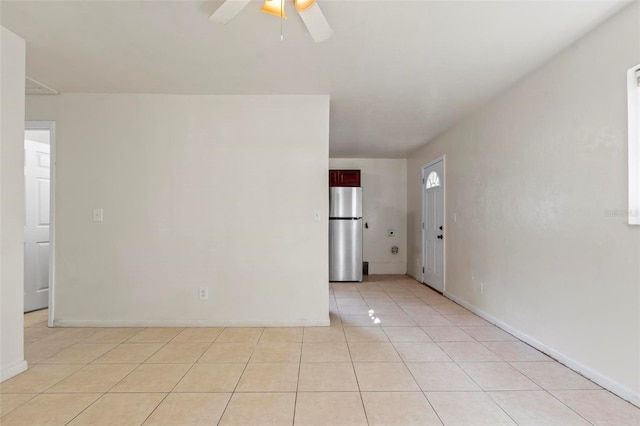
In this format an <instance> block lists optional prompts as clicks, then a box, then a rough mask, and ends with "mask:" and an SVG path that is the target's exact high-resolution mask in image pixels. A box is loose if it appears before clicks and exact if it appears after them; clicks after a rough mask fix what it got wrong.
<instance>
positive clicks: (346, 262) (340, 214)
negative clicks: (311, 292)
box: [329, 187, 362, 282]
mask: <svg viewBox="0 0 640 426" xmlns="http://www.w3.org/2000/svg"><path fill="white" fill-rule="evenodd" d="M329 281H358V282H360V281H362V188H350V187H331V188H329Z"/></svg>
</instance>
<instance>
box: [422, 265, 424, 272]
mask: <svg viewBox="0 0 640 426" xmlns="http://www.w3.org/2000/svg"><path fill="white" fill-rule="evenodd" d="M422 273H423V274H424V266H423V267H422Z"/></svg>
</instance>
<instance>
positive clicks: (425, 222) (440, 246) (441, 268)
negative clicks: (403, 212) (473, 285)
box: [421, 156, 446, 293]
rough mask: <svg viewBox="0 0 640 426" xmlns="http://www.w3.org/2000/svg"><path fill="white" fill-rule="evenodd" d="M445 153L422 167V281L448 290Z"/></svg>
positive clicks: (441, 290) (442, 291)
mask: <svg viewBox="0 0 640 426" xmlns="http://www.w3.org/2000/svg"><path fill="white" fill-rule="evenodd" d="M444 160H445V159H444V156H443V157H440V158H437V159H436V160H434V161H432V162H430V163H429V164H427V165H425V166H423V167H422V186H421V188H422V191H421V192H422V282H423V283H424V284H427V285H428V286H429V287H432V288H433V289H434V290H437V291H438V292H440V293H444V290H445V229H444V228H445V227H444V225H445V220H444V218H445V217H446V216H445V208H444V200H445V198H444V196H445V174H444V170H445V169H444Z"/></svg>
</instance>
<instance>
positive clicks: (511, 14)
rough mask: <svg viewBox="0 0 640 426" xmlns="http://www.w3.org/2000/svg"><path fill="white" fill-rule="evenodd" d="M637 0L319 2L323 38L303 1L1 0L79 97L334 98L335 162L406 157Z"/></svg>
mask: <svg viewBox="0 0 640 426" xmlns="http://www.w3.org/2000/svg"><path fill="white" fill-rule="evenodd" d="M625 3H627V1H626V0H625V1H567V0H557V1H523V0H511V1H492V2H489V1H477V0H476V1H399V0H395V1H367V0H350V1H349V0H319V4H320V6H321V8H322V10H323V11H324V14H325V16H326V17H327V19H328V21H329V23H330V24H331V26H332V28H333V31H334V35H333V37H332V38H331V39H329V40H328V41H326V42H324V43H321V44H315V43H313V41H312V40H311V37H310V36H309V34H308V33H307V32H306V29H305V27H304V24H303V23H302V21H301V19H300V17H299V16H297V15H296V13H295V11H294V10H293V7H292V6H291V4H290V3H288V4H287V14H288V15H289V19H288V20H286V21H285V22H284V42H280V22H279V19H278V18H276V17H273V16H270V15H266V14H263V13H261V12H259V9H260V5H261V3H260V2H254V4H250V5H249V6H248V7H247V8H245V9H244V10H243V11H242V12H241V13H240V14H239V15H238V16H237V17H236V18H235V19H234V20H232V21H231V22H230V23H229V24H227V25H226V26H217V25H215V24H213V23H211V22H209V21H208V16H209V15H210V14H211V13H212V12H213V11H214V10H215V9H216V8H217V7H218V6H219V5H220V4H221V1H190V0H186V1H185V0H183V1H162V0H152V1H149V0H147V1H94V0H87V1H68V2H60V1H51V0H49V1H43V2H37V1H8V0H2V1H1V3H0V4H1V6H0V7H1V9H0V21H1V23H2V25H3V26H5V27H7V28H9V29H11V30H12V31H14V32H15V33H17V34H18V35H20V36H21V37H23V38H25V39H26V40H27V73H28V75H29V76H30V77H32V78H34V79H36V80H38V81H40V82H42V83H44V84H46V85H48V86H51V87H53V88H54V89H56V90H58V91H60V92H62V93H65V92H101V93H106V92H114V93H115V92H118V93H132V92H135V93H188V94H273V93H276V94H316V93H323V94H325V93H329V94H330V95H331V138H330V154H331V156H332V157H343V156H344V157H389V158H393V157H404V156H405V155H406V154H407V153H408V152H410V151H411V150H413V149H415V148H416V147H417V146H419V145H421V144H424V143H425V142H428V141H429V140H430V139H431V138H433V137H434V136H436V135H437V134H439V133H440V132H442V131H443V130H445V129H446V128H447V127H449V126H451V125H452V124H453V123H455V122H456V121H457V120H459V119H460V118H462V117H463V116H464V115H465V114H467V113H468V112H470V111H471V110H472V109H473V108H475V107H478V106H479V105H481V104H482V103H484V102H486V101H487V100H488V99H490V98H491V97H493V96H495V95H496V94H497V93H499V92H500V91H502V90H504V89H505V88H506V87H508V86H510V85H511V84H513V83H514V82H515V81H517V80H518V79H519V78H521V77H522V76H523V75H525V74H526V73H528V72H530V71H531V70H533V69H535V68H536V67H538V66H540V65H541V64H542V63H544V62H545V61H547V60H548V59H549V58H551V57H552V56H553V55H555V54H556V53H558V52H559V51H561V50H562V49H564V48H566V47H567V46H568V45H569V44H570V43H572V42H573V41H575V40H576V39H578V38H579V37H580V36H582V35H583V34H585V33H586V32H588V31H589V30H590V29H592V28H593V27H595V26H596V25H597V24H599V23H600V22H602V21H603V20H605V19H606V18H607V17H609V16H610V15H612V14H613V13H615V12H616V11H617V10H619V9H620V8H621V7H622V6H624V4H625Z"/></svg>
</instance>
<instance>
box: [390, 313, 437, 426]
mask: <svg viewBox="0 0 640 426" xmlns="http://www.w3.org/2000/svg"><path fill="white" fill-rule="evenodd" d="M401 309H402V307H401ZM403 310H404V309H403ZM416 325H417V324H416ZM420 329H421V330H422V328H420ZM382 331H383V333H384V334H385V335H386V336H387V338H388V339H389V341H391V338H390V337H389V335H388V334H387V331H386V330H385V329H384V327H383V328H382ZM423 332H424V330H423ZM425 334H426V332H425ZM438 347H439V346H438ZM394 348H395V345H394ZM396 352H397V349H396ZM398 355H400V354H398ZM400 359H401V360H402V363H403V365H404V367H405V368H406V369H407V371H409V374H410V375H411V377H412V378H413V381H414V382H415V383H416V385H417V386H418V389H420V393H421V394H422V396H423V397H424V399H425V400H426V401H427V404H429V407H431V409H432V410H433V412H434V414H435V415H436V417H437V418H438V420H439V421H440V423H441V424H442V425H444V421H443V420H442V418H441V417H440V414H438V412H437V411H436V409H435V407H434V406H433V404H432V403H431V401H430V400H429V398H428V397H427V395H426V393H425V391H424V390H423V389H422V386H420V383H419V382H418V379H417V378H416V377H415V375H414V374H413V371H411V369H410V368H409V366H408V365H407V363H406V361H405V360H404V358H402V357H400Z"/></svg>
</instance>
